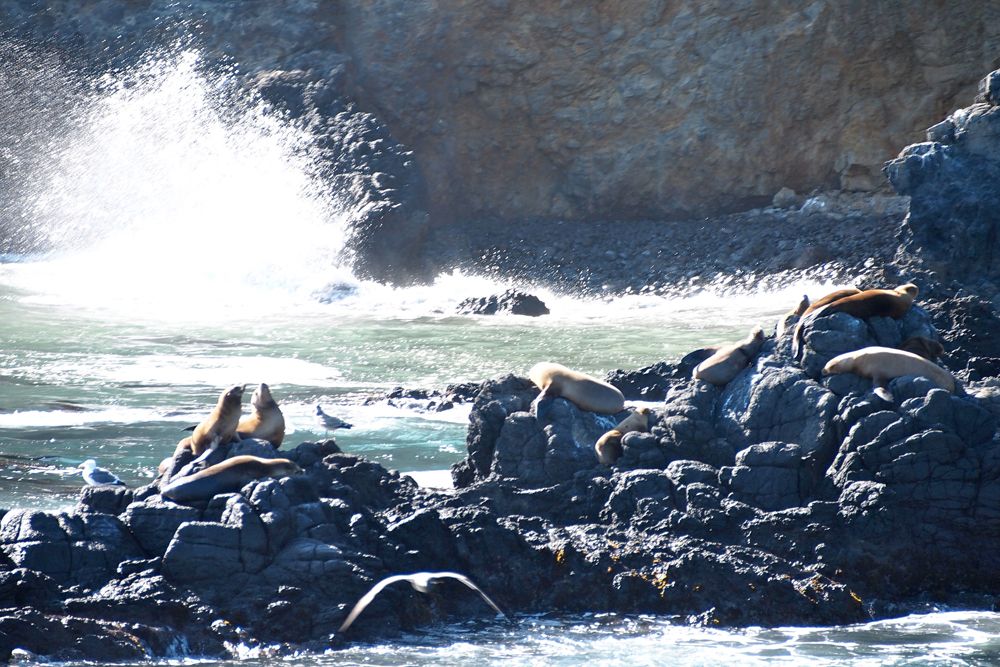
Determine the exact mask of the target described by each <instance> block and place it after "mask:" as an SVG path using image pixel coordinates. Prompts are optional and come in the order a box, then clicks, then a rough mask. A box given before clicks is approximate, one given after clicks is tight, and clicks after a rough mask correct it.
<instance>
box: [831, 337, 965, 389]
mask: <svg viewBox="0 0 1000 667" xmlns="http://www.w3.org/2000/svg"><path fill="white" fill-rule="evenodd" d="M838 373H854V374H855V375H860V376H861V377H866V378H870V379H871V380H872V383H873V384H874V385H875V394H876V395H877V396H878V397H879V398H883V399H885V400H887V401H892V394H890V393H889V390H888V389H887V388H886V385H887V384H888V383H889V381H890V380H893V379H895V378H898V377H903V376H904V375H920V376H922V377H925V378H927V379H929V380H930V381H931V382H933V383H934V384H936V385H937V386H939V387H941V388H942V389H946V390H948V391H950V392H952V393H954V392H955V378H954V376H952V374H951V373H949V372H948V371H946V370H945V369H943V368H941V367H940V366H938V365H937V364H935V363H934V362H932V361H928V360H927V359H924V358H923V357H921V356H919V355H916V354H913V353H912V352H905V351H903V350H897V349H895V348H891V347H878V346H874V345H873V346H871V347H864V348H861V349H860V350H854V351H852V352H845V353H844V354H838V355H837V356H836V357H834V358H833V359H831V360H830V361H828V362H827V363H826V366H824V367H823V375H837V374H838Z"/></svg>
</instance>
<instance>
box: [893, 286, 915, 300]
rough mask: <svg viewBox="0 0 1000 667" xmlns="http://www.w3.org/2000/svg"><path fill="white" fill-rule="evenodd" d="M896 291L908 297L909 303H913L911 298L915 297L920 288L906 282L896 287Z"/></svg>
mask: <svg viewBox="0 0 1000 667" xmlns="http://www.w3.org/2000/svg"><path fill="white" fill-rule="evenodd" d="M896 292H897V293H898V294H899V295H900V296H905V297H909V299H910V303H913V300H914V299H916V298H917V294H919V293H920V290H919V289H917V286H916V285H914V284H913V283H906V284H905V285H900V286H899V287H897V288H896Z"/></svg>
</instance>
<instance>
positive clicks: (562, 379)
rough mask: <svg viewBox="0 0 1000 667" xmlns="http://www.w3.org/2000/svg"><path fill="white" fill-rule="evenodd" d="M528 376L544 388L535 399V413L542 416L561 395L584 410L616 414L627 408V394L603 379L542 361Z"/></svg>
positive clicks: (541, 417)
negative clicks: (624, 394)
mask: <svg viewBox="0 0 1000 667" xmlns="http://www.w3.org/2000/svg"><path fill="white" fill-rule="evenodd" d="M528 377H529V378H530V379H531V381H532V382H534V383H535V386H536V387H538V388H539V389H541V390H542V393H540V394H539V395H538V398H536V399H535V401H534V407H535V416H536V417H538V418H539V419H543V418H544V417H545V415H546V414H547V413H548V411H549V408H550V407H551V406H552V401H553V400H554V399H556V398H559V397H562V398H565V399H566V400H568V401H571V402H573V403H574V404H576V406H577V407H579V408H580V409H581V410H589V411H590V412H599V413H601V414H605V415H613V414H615V413H616V412H621V411H622V410H623V409H624V408H625V396H623V395H622V393H621V392H620V391H618V389H616V388H615V387H612V386H611V385H610V384H608V383H607V382H604V381H603V380H598V379H597V378H595V377H591V376H589V375H587V374H585V373H580V372H578V371H574V370H571V369H569V368H566V367H565V366H563V365H561V364H554V363H550V362H547V361H543V362H540V363H537V364H535V365H534V366H532V367H531V370H530V371H528Z"/></svg>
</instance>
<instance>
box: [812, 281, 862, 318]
mask: <svg viewBox="0 0 1000 667" xmlns="http://www.w3.org/2000/svg"><path fill="white" fill-rule="evenodd" d="M860 293H861V290H859V289H858V288H857V287H847V288H845V289H839V290H834V291H833V292H830V293H829V294H825V295H823V296H821V297H820V298H818V299H816V300H815V301H813V302H812V303H811V304H809V305H808V306H806V309H805V310H804V311H802V313H801V314H802V315H808V314H809V313H811V312H813V311H814V310H819V309H820V308H822V307H823V306H825V305H826V304H828V303H833V302H834V301H839V300H840V299H843V298H844V297H848V296H854V295H855V294H860Z"/></svg>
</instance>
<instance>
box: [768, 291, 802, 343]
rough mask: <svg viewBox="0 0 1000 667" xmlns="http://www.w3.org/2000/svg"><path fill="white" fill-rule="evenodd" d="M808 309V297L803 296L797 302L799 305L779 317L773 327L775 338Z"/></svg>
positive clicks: (779, 336)
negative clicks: (776, 324)
mask: <svg viewBox="0 0 1000 667" xmlns="http://www.w3.org/2000/svg"><path fill="white" fill-rule="evenodd" d="M808 308H809V295H808V294H803V295H802V299H801V300H800V301H799V305H797V306H795V307H794V308H792V309H791V310H790V311H788V312H787V313H785V314H784V315H782V316H781V319H780V320H778V326H777V327H775V330H774V335H775V336H776V337H777V338H781V336H782V335H783V334H784V333H785V332H786V331H787V330H788V327H790V326H791V325H792V322H795V321H796V320H798V319H799V318H800V317H802V315H803V314H804V313H805V312H806V310H807V309H808Z"/></svg>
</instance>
